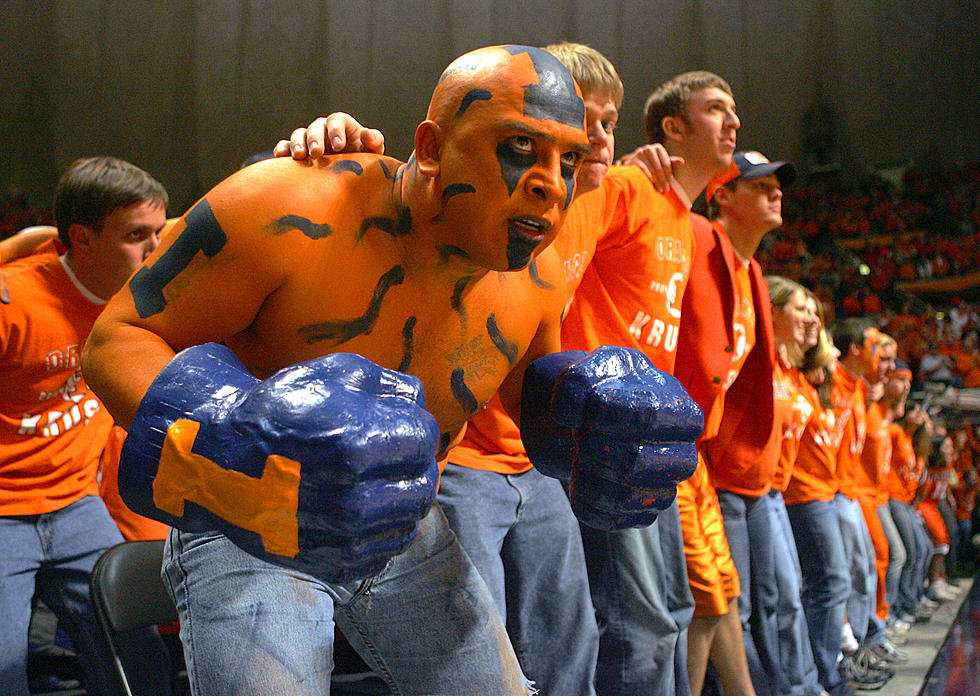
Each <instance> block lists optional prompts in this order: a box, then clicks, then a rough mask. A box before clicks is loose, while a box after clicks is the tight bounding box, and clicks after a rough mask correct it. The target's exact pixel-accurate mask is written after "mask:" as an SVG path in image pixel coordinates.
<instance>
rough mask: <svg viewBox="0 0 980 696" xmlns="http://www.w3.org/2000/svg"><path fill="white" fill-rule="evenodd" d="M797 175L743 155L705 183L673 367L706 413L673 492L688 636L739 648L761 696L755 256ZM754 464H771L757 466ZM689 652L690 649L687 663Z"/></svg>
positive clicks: (774, 663)
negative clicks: (695, 467)
mask: <svg viewBox="0 0 980 696" xmlns="http://www.w3.org/2000/svg"><path fill="white" fill-rule="evenodd" d="M794 177H795V170H794V169H793V167H792V165H791V164H789V163H785V162H770V161H769V160H768V159H767V158H765V157H764V156H763V155H761V154H760V153H758V152H740V153H736V154H735V155H734V157H733V165H732V167H731V168H730V169H729V170H727V171H726V172H724V173H723V174H721V175H719V176H716V177H715V178H714V179H713V180H712V182H711V184H709V187H708V191H707V193H706V196H707V198H708V200H709V202H710V204H711V214H712V215H713V216H714V217H715V220H714V221H713V222H712V223H709V222H707V221H706V220H704V219H703V218H700V219H696V221H695V232H696V235H697V255H696V256H695V261H694V267H693V270H692V278H694V279H697V280H696V281H695V282H692V283H691V285H690V286H689V288H688V292H687V294H685V297H684V308H683V310H682V311H683V320H682V322H681V333H680V342H679V350H678V364H677V371H676V374H677V376H678V378H679V379H680V380H681V381H682V382H683V383H685V385H686V386H688V389H689V390H690V392H691V395H692V397H693V398H694V399H695V400H696V401H698V403H699V404H700V405H701V406H702V408H703V409H704V411H705V432H704V433H703V434H702V436H701V439H700V440H699V451H700V452H701V454H702V456H703V465H699V468H701V469H702V471H701V473H696V474H695V476H694V477H692V479H690V480H689V481H687V482H685V483H684V484H683V485H682V487H680V488H679V501H680V503H681V512H682V521H683V523H684V525H685V527H684V529H685V543H686V551H687V555H688V573H689V576H690V578H691V584H692V588H696V591H695V600H696V601H697V602H698V607H697V610H696V612H695V623H694V624H692V633H693V632H694V629H695V627H696V626H701V625H703V626H704V631H703V635H704V636H705V639H706V640H707V639H709V638H710V637H711V636H712V634H713V635H714V638H713V639H712V640H713V641H714V642H715V643H720V644H721V645H725V646H728V649H727V650H719V649H718V647H719V646H713V647H711V648H709V649H710V650H711V653H710V654H711V658H712V661H716V655H718V654H719V653H726V652H727V653H730V652H731V651H732V650H739V649H742V644H743V643H744V649H745V651H746V659H747V661H748V665H749V668H750V673H751V677H752V683H753V685H754V687H755V689H756V691H759V692H762V693H767V692H768V689H769V688H770V684H771V683H775V684H776V685H777V687H779V688H783V689H788V688H789V687H788V686H786V685H785V684H784V683H783V682H785V681H788V678H787V677H785V675H784V674H783V672H782V669H781V665H780V659H779V646H778V642H777V631H776V627H775V596H776V588H775V577H774V574H773V568H772V566H773V557H772V546H771V543H769V542H770V540H771V535H770V533H769V511H768V504H767V498H766V496H765V493H766V492H767V491H768V489H769V486H770V485H771V478H772V473H773V471H774V467H775V464H776V462H777V460H778V454H779V444H780V443H779V440H778V439H777V438H775V437H774V436H773V432H774V427H773V424H774V413H773V403H774V399H773V386H772V385H773V365H774V362H775V354H774V347H773V345H774V344H773V333H772V318H771V313H770V302H769V292H768V288H767V285H766V282H765V280H764V278H763V276H762V271H761V268H760V267H759V264H758V262H757V261H755V260H754V259H753V255H754V254H755V251H756V249H757V248H758V245H759V243H760V242H761V240H762V238H763V237H764V236H765V235H766V234H767V233H768V232H770V231H771V230H772V229H774V228H775V227H777V226H778V225H779V224H781V222H782V218H781V214H780V203H781V198H782V192H781V186H782V185H786V184H788V183H791V182H792V180H793V178H794ZM745 404H751V408H746V406H745ZM759 462H766V463H767V467H768V469H766V470H761V468H760V467H759ZM716 491H717V492H716ZM719 524H723V526H724V533H723V534H722V535H720V538H721V539H722V540H724V541H725V542H727V544H728V547H729V549H730V553H731V559H732V560H734V564H732V562H731V560H728V559H727V558H725V556H721V557H719V558H720V560H719V559H718V558H716V552H715V551H714V549H713V547H712V545H711V544H710V543H708V542H709V541H710V539H711V538H719V535H717V534H715V533H713V527H717V526H718V525H719ZM749 527H751V528H752V534H751V535H750V534H749ZM750 538H751V539H753V540H755V539H756V538H757V539H764V540H765V542H764V543H756V542H755V541H752V542H750V541H749V539H750ZM750 549H751V563H750V562H749V556H750ZM721 561H727V563H723V562H721ZM736 570H737V572H736ZM750 596H751V597H752V600H751V601H750V600H749V597H750ZM736 602H737V608H738V609H737V611H736V610H735V608H736ZM763 605H765V606H763ZM753 612H754V613H755V614H756V616H754V617H752V621H751V625H752V626H753V630H752V631H751V632H750V631H749V627H750V620H749V619H750V614H752V613H753ZM739 625H740V626H739ZM739 627H740V628H741V631H739V630H738V628H739ZM753 635H754V636H756V637H755V639H753ZM736 637H738V638H739V640H736ZM709 645H710V643H709ZM692 646H693V640H692ZM701 652H702V653H703V652H704V651H703V650H702V651H701ZM696 654H697V653H694V651H693V650H692V659H693V656H695V655H696ZM716 667H718V665H717V664H716ZM719 671H722V670H719ZM722 674H723V675H724V672H722ZM801 679H802V678H801ZM811 679H814V676H811ZM797 681H799V680H797ZM810 686H811V687H812V688H813V689H819V686H818V685H817V684H815V683H814V684H812V685H810ZM729 690H730V688H729V687H727V686H726V692H727V691H729Z"/></svg>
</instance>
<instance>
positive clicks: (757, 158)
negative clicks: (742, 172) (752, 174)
mask: <svg viewBox="0 0 980 696" xmlns="http://www.w3.org/2000/svg"><path fill="white" fill-rule="evenodd" d="M744 157H745V160H746V161H747V162H748V163H749V164H769V159H768V158H767V157H766V156H765V155H763V154H762V153H761V152H746V153H745V155H744Z"/></svg>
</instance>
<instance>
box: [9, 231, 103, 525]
mask: <svg viewBox="0 0 980 696" xmlns="http://www.w3.org/2000/svg"><path fill="white" fill-rule="evenodd" d="M4 272H5V274H6V276H7V284H8V287H9V289H10V295H11V297H12V299H13V301H12V303H11V304H10V305H5V306H4V307H3V311H0V384H2V385H3V388H2V389H0V515H3V516H7V515H34V514H40V513H45V512H53V511H55V510H61V509H62V508H65V507H67V506H68V505H71V504H72V503H74V502H75V501H77V500H79V499H80V498H82V497H83V496H86V495H90V494H91V495H97V494H98V492H99V491H98V486H97V485H96V482H95V477H96V472H97V471H98V466H99V455H100V454H101V452H102V448H103V447H104V445H105V441H106V437H107V436H108V433H109V428H110V427H111V426H112V418H111V417H110V416H109V414H108V413H107V412H106V410H105V408H104V407H103V406H102V404H101V402H100V401H99V400H98V399H97V398H96V396H95V395H94V394H93V393H92V392H91V391H89V389H88V386H87V385H86V384H85V380H84V379H83V378H82V372H81V368H80V366H79V355H80V353H81V348H82V344H83V343H84V341H85V339H86V337H87V336H88V334H89V331H90V330H91V328H92V324H93V323H94V322H95V318H96V317H97V316H98V314H99V312H100V311H101V310H102V304H100V303H99V302H98V299H97V298H95V297H93V296H92V295H91V293H88V292H87V291H85V290H84V289H83V288H82V287H81V285H80V284H78V283H77V281H75V280H74V279H73V274H72V275H69V271H68V267H67V265H65V264H63V262H62V260H61V259H60V257H59V256H58V254H57V252H56V251H55V247H54V244H53V243H51V242H48V243H47V244H45V245H43V246H42V247H40V248H39V249H38V252H37V253H35V254H34V255H32V256H29V257H27V258H24V259H20V260H18V261H15V262H13V263H11V264H9V265H7V266H5V267H4Z"/></svg>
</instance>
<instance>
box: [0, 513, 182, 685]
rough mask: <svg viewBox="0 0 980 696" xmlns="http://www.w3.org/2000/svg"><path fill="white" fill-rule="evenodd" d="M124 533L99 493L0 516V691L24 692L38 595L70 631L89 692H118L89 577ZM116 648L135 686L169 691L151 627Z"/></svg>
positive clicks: (165, 661)
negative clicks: (60, 504) (58, 507)
mask: <svg viewBox="0 0 980 696" xmlns="http://www.w3.org/2000/svg"><path fill="white" fill-rule="evenodd" d="M122 540H123V539H122V535H121V534H120V533H119V529H118V528H117V527H116V524H115V523H114V522H113V521H112V518H111V517H109V513H108V512H107V511H106V507H105V504H103V502H102V499H101V498H99V497H98V496H93V495H90V496H86V497H84V498H82V499H80V500H78V501H76V502H74V503H72V504H71V505H69V506H68V507H65V508H62V509H61V510H56V511H54V512H48V513H44V514H41V515H18V516H16V517H0V694H4V696H27V694H28V687H27V629H28V624H29V623H30V617H31V598H32V597H33V596H34V594H35V592H36V593H37V596H38V597H39V598H40V599H41V600H43V601H44V603H45V604H46V605H47V606H48V607H49V608H50V609H51V611H53V612H54V614H55V615H56V616H57V617H58V621H59V624H60V625H62V626H63V627H64V628H65V629H66V630H67V632H68V635H69V637H70V638H71V642H72V646H73V647H74V648H75V650H76V651H77V652H78V655H79V658H80V661H81V664H82V668H83V669H84V670H85V679H86V687H87V689H88V692H89V693H90V694H93V695H95V694H116V693H118V691H117V684H118V681H117V678H116V676H115V670H114V669H113V667H112V658H111V657H110V655H109V652H108V647H107V646H106V644H105V641H104V639H103V637H102V632H101V630H100V629H99V627H98V624H97V623H96V620H95V615H94V613H93V609H92V603H91V600H90V593H89V581H90V579H91V577H92V568H93V567H94V566H95V562H96V561H97V560H98V559H99V556H101V555H102V552H103V551H105V550H106V549H107V548H109V547H110V546H113V545H115V544H118V543H119V542H121V541H122ZM121 647H122V650H121V652H122V653H123V655H125V656H126V664H127V667H128V668H130V669H131V670H138V672H137V673H138V674H139V675H140V677H141V678H140V683H141V686H145V687H146V689H147V690H146V691H143V692H140V693H153V694H167V693H169V691H170V682H169V671H168V670H169V661H168V660H169V658H168V657H167V656H166V653H165V652H164V651H165V648H164V646H163V644H162V642H161V641H160V637H159V636H158V635H156V633H155V632H154V631H152V630H151V629H147V630H145V631H137V632H134V633H132V634H129V635H127V636H126V641H125V644H124V645H123V646H121Z"/></svg>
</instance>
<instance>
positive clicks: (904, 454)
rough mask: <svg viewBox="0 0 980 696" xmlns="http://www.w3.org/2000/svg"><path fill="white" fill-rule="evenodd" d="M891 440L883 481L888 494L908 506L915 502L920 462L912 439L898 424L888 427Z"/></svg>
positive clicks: (921, 466)
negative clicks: (888, 465) (889, 459)
mask: <svg viewBox="0 0 980 696" xmlns="http://www.w3.org/2000/svg"><path fill="white" fill-rule="evenodd" d="M888 434H889V435H890V436H891V440H892V461H891V467H890V468H889V471H888V478H887V479H886V480H885V482H886V487H887V489H888V494H889V495H890V496H891V497H892V498H894V499H895V500H899V501H901V502H903V503H906V504H908V505H911V504H912V501H914V500H915V492H916V491H917V490H918V489H919V481H920V480H921V479H922V469H923V468H924V467H923V463H922V461H921V460H920V459H919V458H918V457H916V456H915V447H914V446H913V444H912V437H911V436H910V435H909V434H908V433H907V432H905V428H903V427H902V426H900V425H899V424H898V423H891V424H889V426H888Z"/></svg>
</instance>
